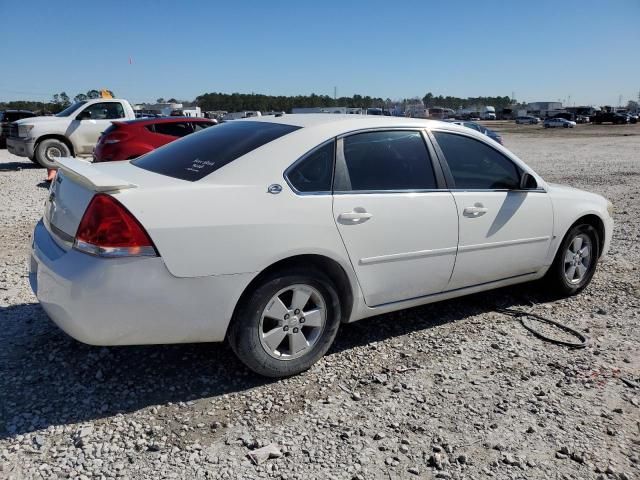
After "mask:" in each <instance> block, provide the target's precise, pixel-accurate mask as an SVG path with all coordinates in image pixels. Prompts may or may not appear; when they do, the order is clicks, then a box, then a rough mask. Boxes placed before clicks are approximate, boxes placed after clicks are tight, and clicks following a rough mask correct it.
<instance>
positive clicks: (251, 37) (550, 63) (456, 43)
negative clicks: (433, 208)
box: [0, 0, 640, 105]
mask: <svg viewBox="0 0 640 480" xmlns="http://www.w3.org/2000/svg"><path fill="white" fill-rule="evenodd" d="M0 25H1V28H0V31H2V41H0V58H1V59H2V66H1V67H0V72H2V73H1V74H0V100H13V99H23V98H30V99H46V98H47V97H49V96H50V95H51V94H52V93H55V92H60V91H66V92H67V93H68V94H70V95H71V96H73V95H75V94H76V93H78V92H85V91H87V90H88V89H91V88H110V89H111V90H113V91H114V92H115V93H116V94H117V95H118V96H119V97H124V98H128V99H129V100H131V101H135V102H139V101H145V100H155V99H156V98H158V97H165V98H169V97H176V98H180V99H193V98H194V97H195V96H197V95H198V94H201V93H204V92H213V91H221V92H228V93H231V92H255V93H265V94H273V95H293V94H309V93H312V92H315V93H317V94H328V95H333V88H334V86H337V88H338V95H352V94H354V93H359V94H362V95H371V96H381V97H384V98H386V97H390V98H392V99H398V98H404V97H414V96H420V97H422V96H423V95H424V94H425V93H426V92H428V91H431V92H433V93H434V94H442V95H453V96H463V97H467V96H477V95H511V93H512V92H515V96H516V98H517V99H519V100H525V101H539V100H558V99H563V100H565V101H568V97H569V96H571V100H570V103H571V104H573V103H574V102H575V103H576V104H595V105H603V104H615V105H617V103H618V98H619V96H620V95H622V98H623V102H624V103H626V101H627V100H629V99H634V100H637V99H638V92H639V90H640V0H603V1H592V0H563V1H558V0H536V1H511V2H507V1H499V0H480V1H478V0H472V1H463V0H448V1H435V0H434V1H427V0H422V1H403V0H395V1H389V0H387V1H374V0H372V1H348V0H341V1H334V0H323V1H309V2H307V1H303V0H298V1H278V0H268V1H239V0H236V1H233V2H221V1H215V2H214V1H204V0H203V1H190V0H184V1H164V0H160V1H149V0H128V1H121V0H110V1H109V2H98V1H63V0H49V1H40V0H29V1H15V0H0ZM130 57H131V58H132V60H133V64H131V65H130V64H129V58H130Z"/></svg>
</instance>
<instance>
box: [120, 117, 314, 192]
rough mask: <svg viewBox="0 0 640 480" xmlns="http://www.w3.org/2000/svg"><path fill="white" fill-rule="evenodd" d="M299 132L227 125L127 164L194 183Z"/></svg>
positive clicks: (284, 127)
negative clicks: (251, 153)
mask: <svg viewBox="0 0 640 480" xmlns="http://www.w3.org/2000/svg"><path fill="white" fill-rule="evenodd" d="M299 128H301V127H296V126H293V125H285V124H282V123H271V122H255V121H238V120H236V121H231V122H227V123H223V124H222V125H218V126H216V128H208V129H207V130H205V131H204V132H202V133H201V134H199V135H190V136H188V137H186V138H185V139H183V140H180V141H179V142H174V143H170V144H168V145H166V146H164V147H162V148H159V149H157V150H154V151H153V152H150V153H148V154H146V155H144V156H143V157H140V158H139V159H137V160H134V161H132V162H131V163H132V164H133V165H136V166H137V167H140V168H143V169H145V170H149V171H151V172H155V173H159V174H162V175H167V176H169V177H173V178H179V179H181V180H188V181H191V182H195V181H196V180H200V179H201V178H203V177H206V176H207V175H209V174H211V173H213V172H215V171H216V170H218V169H219V168H222V167H224V166H225V165H227V164H229V163H231V162H233V161H234V160H235V159H237V158H239V157H241V156H243V155H246V154H247V153H249V152H251V151H252V150H255V149H256V148H259V147H261V146H263V145H265V144H267V143H269V142H272V141H273V140H276V139H277V138H280V137H282V136H284V135H287V134H288V133H291V132H293V131H295V130H298V129H299Z"/></svg>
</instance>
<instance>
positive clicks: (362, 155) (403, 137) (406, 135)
mask: <svg viewBox="0 0 640 480" xmlns="http://www.w3.org/2000/svg"><path fill="white" fill-rule="evenodd" d="M344 161H345V167H346V172H345V175H344V178H343V177H342V176H341V177H340V179H339V181H337V182H336V185H335V187H334V189H335V190H336V191H343V192H344V191H354V192H355V191H398V190H401V191H402V190H431V189H435V188H437V185H436V177H435V174H434V171H433V164H432V162H431V159H430V157H429V152H428V150H427V147H426V145H425V143H424V139H423V137H422V133H421V132H418V131H402V130H393V131H381V132H368V133H358V134H354V135H350V136H348V137H346V138H344Z"/></svg>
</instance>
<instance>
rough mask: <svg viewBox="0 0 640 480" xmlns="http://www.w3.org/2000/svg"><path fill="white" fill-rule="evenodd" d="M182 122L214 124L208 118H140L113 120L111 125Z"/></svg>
mask: <svg viewBox="0 0 640 480" xmlns="http://www.w3.org/2000/svg"><path fill="white" fill-rule="evenodd" d="M184 121H189V122H194V121H195V122H206V123H214V122H213V120H211V119H210V118H204V117H141V118H136V119H135V120H124V121H119V120H114V122H112V123H120V124H125V125H149V124H152V123H175V122H184Z"/></svg>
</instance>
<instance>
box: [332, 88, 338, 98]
mask: <svg viewBox="0 0 640 480" xmlns="http://www.w3.org/2000/svg"><path fill="white" fill-rule="evenodd" d="M337 98H338V87H333V99H334V100H336V99H337Z"/></svg>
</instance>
